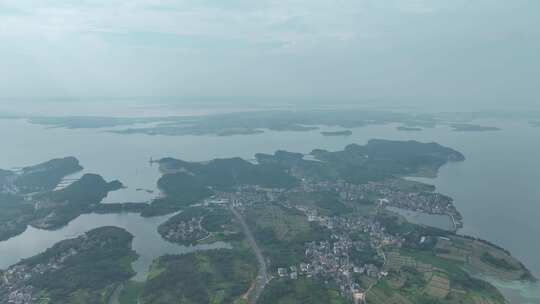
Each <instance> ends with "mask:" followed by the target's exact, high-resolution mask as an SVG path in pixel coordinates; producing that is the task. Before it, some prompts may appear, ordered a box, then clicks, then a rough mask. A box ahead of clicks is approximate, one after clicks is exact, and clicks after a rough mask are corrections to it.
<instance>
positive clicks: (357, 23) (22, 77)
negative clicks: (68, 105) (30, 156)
mask: <svg viewBox="0 0 540 304" xmlns="http://www.w3.org/2000/svg"><path fill="white" fill-rule="evenodd" d="M539 54H540V1H537V0H529V1H525V0H512V1H508V0H490V1H487V0H470V1H467V0H451V1H449V0H328V1H323V0H255V1H254V0H229V1H227V0H77V1H75V0H71V1H67V0H47V1H41V0H0V100H2V102H4V103H5V102H10V103H12V102H15V101H14V100H19V99H55V100H61V99H66V100H71V99H74V100H75V99H78V100H97V99H123V98H126V99H129V98H140V99H144V100H159V99H163V100H179V101H190V102H196V101H198V100H201V101H205V100H206V101H207V100H210V101H223V102H235V101H244V102H245V101H254V102H255V101H257V102H259V103H263V104H264V103H272V102H277V101H287V102H307V103H325V104H332V103H336V104H340V103H342V104H347V103H362V102H365V103H370V102H371V103H380V104H385V105H395V106H407V105H433V106H438V105H447V106H448V105H456V107H466V106H471V105H490V106H494V105H508V106H511V105H537V104H540V93H539V89H540V59H539Z"/></svg>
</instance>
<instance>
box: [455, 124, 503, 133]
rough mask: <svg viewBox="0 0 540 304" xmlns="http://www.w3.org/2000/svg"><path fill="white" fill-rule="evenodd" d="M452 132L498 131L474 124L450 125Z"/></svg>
mask: <svg viewBox="0 0 540 304" xmlns="http://www.w3.org/2000/svg"><path fill="white" fill-rule="evenodd" d="M450 126H451V127H452V131H455V132H484V131H500V130H501V129H500V128H498V127H488V126H481V125H475V124H451V125H450Z"/></svg>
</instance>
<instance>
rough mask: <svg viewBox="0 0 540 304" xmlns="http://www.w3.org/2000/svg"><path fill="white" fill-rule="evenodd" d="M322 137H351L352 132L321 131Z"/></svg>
mask: <svg viewBox="0 0 540 304" xmlns="http://www.w3.org/2000/svg"><path fill="white" fill-rule="evenodd" d="M321 135H322V136H351V135H352V131H351V130H343V131H323V132H321Z"/></svg>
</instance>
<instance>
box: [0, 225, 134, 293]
mask: <svg viewBox="0 0 540 304" xmlns="http://www.w3.org/2000/svg"><path fill="white" fill-rule="evenodd" d="M132 239H133V236H132V235H131V234H130V233H129V232H127V231H125V230H123V229H120V228H116V227H100V228H97V229H94V230H91V231H88V232H87V233H85V234H83V235H81V236H79V237H76V238H73V239H67V240H64V241H61V242H59V243H57V244H55V245H54V246H53V247H51V248H49V249H47V250H46V251H45V252H43V253H41V254H38V255H36V256H33V257H30V258H28V259H24V260H22V261H21V262H19V263H17V264H16V265H13V266H11V267H9V268H8V269H6V270H4V271H0V277H2V280H0V303H2V304H13V303H18V304H31V303H66V304H77V303H104V304H105V303H108V299H109V298H110V297H111V295H112V294H113V292H114V290H115V288H116V286H118V284H121V283H123V282H125V281H127V280H129V278H130V277H132V276H133V275H134V271H133V269H132V267H131V262H132V261H134V260H135V259H136V258H137V255H136V253H135V252H134V251H133V250H132V249H131V242H132Z"/></svg>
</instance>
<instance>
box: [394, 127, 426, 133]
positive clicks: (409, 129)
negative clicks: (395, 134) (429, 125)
mask: <svg viewBox="0 0 540 304" xmlns="http://www.w3.org/2000/svg"><path fill="white" fill-rule="evenodd" d="M396 130H398V131H406V132H418V131H422V130H423V129H422V128H418V127H407V126H399V127H396Z"/></svg>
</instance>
